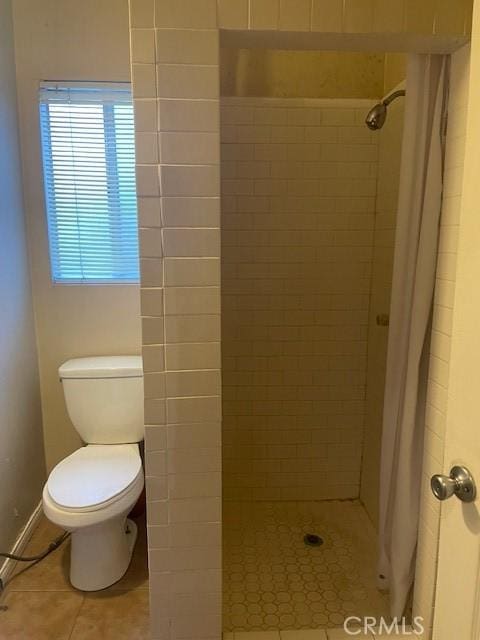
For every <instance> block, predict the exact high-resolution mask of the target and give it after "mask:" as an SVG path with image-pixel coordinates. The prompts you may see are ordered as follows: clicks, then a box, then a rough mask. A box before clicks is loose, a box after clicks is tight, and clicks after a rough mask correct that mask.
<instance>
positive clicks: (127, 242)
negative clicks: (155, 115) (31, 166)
mask: <svg viewBox="0 0 480 640" xmlns="http://www.w3.org/2000/svg"><path fill="white" fill-rule="evenodd" d="M40 129H41V139H42V155H43V170H44V182H45V197H46V208H47V220H48V236H49V245H50V262H51V268H52V278H53V281H54V282H63V283H69V282H70V283H102V282H138V280H139V270H138V235H137V203H136V192H135V141H134V124H133V106H132V97H131V91H130V86H129V85H122V84H108V85H106V84H101V85H97V84H95V83H94V84H89V85H88V86H85V85H83V84H68V85H64V84H63V83H61V84H58V83H56V84H50V83H44V84H42V86H41V88H40Z"/></svg>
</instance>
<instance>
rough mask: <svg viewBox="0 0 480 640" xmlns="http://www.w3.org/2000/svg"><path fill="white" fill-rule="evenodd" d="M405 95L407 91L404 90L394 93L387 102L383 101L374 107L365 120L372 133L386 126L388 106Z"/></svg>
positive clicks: (387, 98)
mask: <svg viewBox="0 0 480 640" xmlns="http://www.w3.org/2000/svg"><path fill="white" fill-rule="evenodd" d="M404 95H405V91H404V90H403V89H400V90H399V91H394V92H393V93H391V94H390V95H389V96H387V97H386V98H385V100H382V102H379V103H378V104H376V105H375V106H374V107H372V108H371V109H370V111H369V112H368V114H367V117H366V118H365V124H366V125H367V127H368V128H369V129H371V130H372V131H378V129H381V128H382V127H383V125H384V124H385V120H386V119H387V107H388V105H389V104H390V103H391V102H393V101H394V100H395V99H396V98H399V97H400V96H404Z"/></svg>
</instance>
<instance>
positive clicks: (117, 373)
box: [58, 356, 144, 444]
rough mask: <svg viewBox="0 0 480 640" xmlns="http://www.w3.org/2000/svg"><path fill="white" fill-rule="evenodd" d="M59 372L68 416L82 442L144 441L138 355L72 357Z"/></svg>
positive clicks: (141, 389) (141, 376)
mask: <svg viewBox="0 0 480 640" xmlns="http://www.w3.org/2000/svg"><path fill="white" fill-rule="evenodd" d="M58 373H59V375H60V380H61V381H62V384H63V393H64V395H65V403H66V405H67V411H68V415H69V416H70V419H71V421H72V422H73V426H74V427H75V429H76V430H77V431H78V433H79V435H80V437H81V438H82V440H83V441H84V442H85V443H87V444H127V443H129V442H140V440H143V434H144V428H143V368H142V358H141V356H97V357H92V358H75V359H73V360H68V361H67V362H65V363H64V364H62V366H61V367H60V368H59V370H58Z"/></svg>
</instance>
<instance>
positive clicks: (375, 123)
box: [365, 102, 387, 131]
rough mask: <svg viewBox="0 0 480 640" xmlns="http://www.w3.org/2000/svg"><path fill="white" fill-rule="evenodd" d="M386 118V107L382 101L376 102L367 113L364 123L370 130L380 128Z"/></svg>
mask: <svg viewBox="0 0 480 640" xmlns="http://www.w3.org/2000/svg"><path fill="white" fill-rule="evenodd" d="M386 119H387V107H386V106H385V104H384V103H383V102H379V103H378V104H376V105H375V106H374V107H372V109H370V111H369V112H368V114H367V117H366V118H365V124H366V125H367V127H368V128H369V129H371V130H372V131H377V130H378V129H381V128H382V127H383V125H384V124H385V120H386Z"/></svg>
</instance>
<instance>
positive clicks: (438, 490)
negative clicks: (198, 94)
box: [430, 467, 477, 502]
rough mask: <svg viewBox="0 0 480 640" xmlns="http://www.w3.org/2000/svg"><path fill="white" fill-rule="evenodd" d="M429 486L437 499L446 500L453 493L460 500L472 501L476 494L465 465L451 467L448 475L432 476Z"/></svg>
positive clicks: (470, 475) (472, 480) (471, 478)
mask: <svg viewBox="0 0 480 640" xmlns="http://www.w3.org/2000/svg"><path fill="white" fill-rule="evenodd" d="M430 486H431V488H432V492H433V495H434V496H435V497H436V498H438V499H439V500H448V498H451V497H452V496H453V494H455V495H456V496H457V498H458V499H459V500H462V502H473V501H474V500H475V497H476V495H477V489H476V487H475V481H474V479H473V477H472V474H471V473H470V471H469V470H468V469H466V468H465V467H452V469H451V471H450V475H449V476H442V475H440V474H437V475H434V476H432V478H431V480H430Z"/></svg>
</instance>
